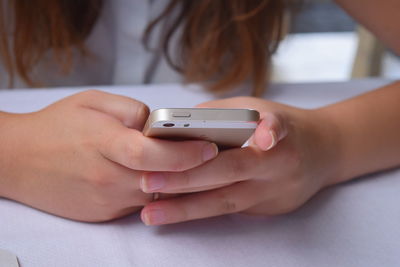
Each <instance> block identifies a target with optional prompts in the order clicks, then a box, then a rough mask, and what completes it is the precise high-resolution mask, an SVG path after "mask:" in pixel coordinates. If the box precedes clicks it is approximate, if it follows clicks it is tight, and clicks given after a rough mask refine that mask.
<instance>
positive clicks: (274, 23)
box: [0, 0, 288, 94]
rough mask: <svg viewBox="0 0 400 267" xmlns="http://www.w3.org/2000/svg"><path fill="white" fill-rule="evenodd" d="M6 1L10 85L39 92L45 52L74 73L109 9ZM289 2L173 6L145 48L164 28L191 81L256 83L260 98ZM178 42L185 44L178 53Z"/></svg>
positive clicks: (221, 86)
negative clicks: (37, 75) (16, 82)
mask: <svg viewBox="0 0 400 267" xmlns="http://www.w3.org/2000/svg"><path fill="white" fill-rule="evenodd" d="M2 1H3V2H2V3H0V16H1V17H0V38H1V39H0V56H1V59H2V61H3V62H4V65H5V66H6V68H7V70H8V74H9V80H10V81H13V79H14V77H15V75H18V76H20V77H21V78H22V79H23V80H24V81H25V82H26V83H27V84H28V85H31V86H35V85H36V84H37V83H36V82H37V81H35V80H34V79H32V77H31V71H32V69H33V68H34V66H35V65H36V64H37V63H38V62H39V61H40V59H41V58H42V57H43V56H44V54H45V53H48V52H51V55H52V57H53V58H54V60H55V61H57V62H58V64H59V66H60V67H61V69H62V70H63V71H64V72H66V73H67V72H68V71H69V70H70V68H71V67H72V49H73V48H77V49H78V51H80V52H81V54H82V55H83V56H85V55H87V52H88V51H87V49H86V48H85V39H86V38H87V36H88V35H89V33H90V32H91V30H92V28H93V25H94V24H95V22H96V20H97V18H98V17H99V14H100V12H101V9H102V3H103V0H35V1H29V0H8V1H7V0H2ZM287 2H288V0H286V1H285V0H198V1H197V0H196V1H193V0H171V1H170V2H169V4H168V5H167V6H166V8H165V9H164V10H163V12H161V14H160V15H159V16H158V17H156V18H155V19H154V20H153V21H152V22H151V23H150V24H149V25H148V27H147V29H146V31H145V34H144V36H143V40H144V44H145V45H147V46H148V45H149V39H150V36H151V35H152V33H153V32H154V28H155V27H156V26H157V25H159V24H162V25H164V28H165V30H163V31H162V33H161V34H160V36H158V38H159V39H158V40H159V42H160V44H161V47H162V51H163V55H164V56H165V58H166V60H167V62H168V63H169V64H170V65H171V66H172V67H173V68H174V69H175V70H177V71H179V72H180V73H182V75H183V77H184V78H185V81H187V82H207V85H208V87H209V88H210V90H213V91H221V90H228V89H230V88H232V87H234V86H236V85H238V84H240V83H242V82H244V81H250V82H251V83H250V84H252V85H253V93H254V94H259V93H260V92H262V91H263V90H264V88H265V86H266V83H267V80H268V73H269V69H270V60H271V56H272V54H273V53H274V52H275V51H276V49H277V47H278V44H279V41H280V40H281V39H282V36H283V34H284V32H285V29H284V27H283V25H284V23H283V21H284V14H285V11H286V10H287V8H288V3H287ZM10 20H11V21H12V22H13V23H10ZM10 25H11V27H10ZM10 36H12V41H11V40H10V39H11V38H9V37H10ZM174 38H176V40H177V42H176V45H175V46H173V48H172V45H171V43H172V39H174ZM174 44H175V43H174ZM1 78H3V77H1ZM11 86H12V85H11Z"/></svg>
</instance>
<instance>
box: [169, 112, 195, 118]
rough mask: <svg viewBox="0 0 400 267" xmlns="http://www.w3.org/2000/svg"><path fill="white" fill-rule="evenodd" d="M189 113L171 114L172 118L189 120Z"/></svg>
mask: <svg viewBox="0 0 400 267" xmlns="http://www.w3.org/2000/svg"><path fill="white" fill-rule="evenodd" d="M190 116H191V114H190V112H173V113H172V117H174V118H190Z"/></svg>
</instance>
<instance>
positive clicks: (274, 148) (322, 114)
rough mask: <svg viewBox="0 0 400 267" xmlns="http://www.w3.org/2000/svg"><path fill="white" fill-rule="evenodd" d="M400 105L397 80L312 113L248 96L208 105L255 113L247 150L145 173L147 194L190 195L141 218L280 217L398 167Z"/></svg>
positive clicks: (164, 202)
mask: <svg viewBox="0 0 400 267" xmlns="http://www.w3.org/2000/svg"><path fill="white" fill-rule="evenodd" d="M399 103H400V83H394V84H391V85H389V86H386V87H384V88H381V89H378V90H376V91H373V92H370V93H366V94H363V95H360V96H357V97H355V98H352V99H349V100H346V101H343V102H339V103H337V104H333V105H330V106H326V107H323V108H319V109H313V110H305V109H299V108H295V107H291V106H286V105H282V104H279V103H274V102H271V101H267V100H262V99H257V98H249V97H239V98H232V99H224V100H218V101H212V102H208V103H205V104H204V106H207V107H218V108H253V109H257V110H258V111H260V113H261V114H262V118H263V119H262V121H261V122H260V124H259V125H258V127H257V129H256V132H255V134H254V136H253V140H252V143H251V145H250V146H249V147H246V148H240V149H231V150H226V151H222V152H221V153H220V154H219V156H218V157H217V158H215V159H214V160H212V161H210V162H208V163H206V164H204V165H202V166H199V167H196V168H194V169H191V170H187V171H184V172H182V173H170V172H164V173H162V175H161V176H160V173H158V175H152V173H148V174H146V175H145V176H144V177H142V179H143V180H145V181H144V182H143V181H142V183H141V184H142V190H143V191H145V192H154V191H155V190H152V188H150V187H143V185H151V184H155V181H157V182H158V184H163V187H162V188H161V189H160V188H157V189H156V190H157V191H160V192H163V193H187V192H193V193H194V194H189V195H187V196H182V197H180V198H176V199H168V200H161V201H156V202H152V203H149V204H148V205H147V206H146V207H145V208H144V209H143V210H142V219H143V221H144V222H145V223H146V224H166V223H173V222H179V221H185V220H193V219H199V218H204V217H210V216H216V215H221V214H227V213H235V212H245V213H251V214H266V215H277V214H284V213H288V212H291V211H293V210H295V209H297V208H298V207H300V206H301V205H303V204H304V203H305V202H307V201H308V200H309V199H310V198H311V197H312V196H313V195H315V194H316V193H317V192H318V191H320V190H321V189H322V188H324V187H326V186H329V185H333V184H337V183H340V182H343V181H346V180H350V179H352V178H355V177H357V176H360V175H363V174H367V173H371V172H376V171H379V170H383V169H387V168H392V167H395V166H399V165H400V105H399ZM160 179H163V181H162V182H161V183H160ZM227 184H228V186H226V185H227ZM222 185H225V186H222ZM210 188H214V190H210ZM154 214H155V215H154Z"/></svg>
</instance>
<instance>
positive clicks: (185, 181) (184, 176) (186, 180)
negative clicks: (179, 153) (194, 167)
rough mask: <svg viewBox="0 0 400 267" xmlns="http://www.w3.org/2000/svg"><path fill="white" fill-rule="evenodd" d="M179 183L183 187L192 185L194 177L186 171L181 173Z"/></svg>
mask: <svg viewBox="0 0 400 267" xmlns="http://www.w3.org/2000/svg"><path fill="white" fill-rule="evenodd" d="M180 176H181V177H180V178H179V184H180V186H181V187H182V188H188V187H190V186H192V179H191V178H190V175H189V173H188V172H186V171H184V172H181V173H180Z"/></svg>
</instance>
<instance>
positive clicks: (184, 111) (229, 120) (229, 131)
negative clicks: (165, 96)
mask: <svg viewBox="0 0 400 267" xmlns="http://www.w3.org/2000/svg"><path fill="white" fill-rule="evenodd" d="M259 119H260V114H259V113H258V111H256V110H251V109H209V108H162V109H157V110H154V111H153V112H151V114H150V116H149V118H148V119H147V122H146V124H145V126H144V129H143V134H144V135H145V136H149V137H156V138H162V139H169V140H192V139H201V140H207V141H210V142H214V143H215V144H217V145H218V146H219V147H220V148H222V149H225V148H232V147H241V146H242V145H243V144H244V143H245V142H246V141H247V140H248V139H249V138H250V137H251V135H252V134H253V133H254V131H255V129H256V127H257V124H258V121H259Z"/></svg>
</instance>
